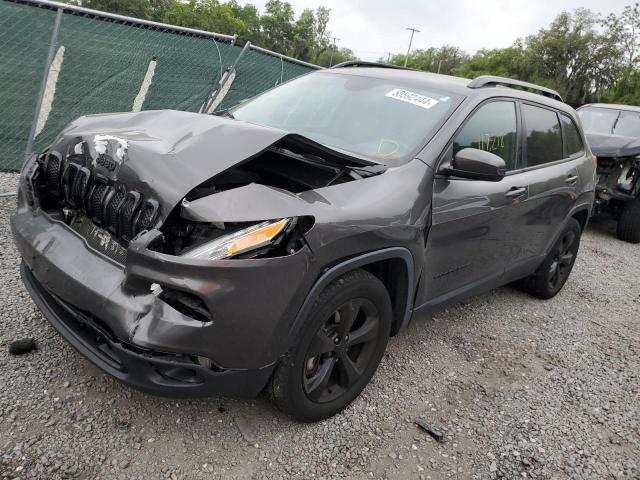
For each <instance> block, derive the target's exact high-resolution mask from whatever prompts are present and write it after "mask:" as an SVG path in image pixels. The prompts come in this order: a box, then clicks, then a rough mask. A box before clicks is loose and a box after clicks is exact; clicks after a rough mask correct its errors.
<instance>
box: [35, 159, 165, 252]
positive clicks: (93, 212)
mask: <svg viewBox="0 0 640 480" xmlns="http://www.w3.org/2000/svg"><path fill="white" fill-rule="evenodd" d="M74 157H75V156H74ZM80 162H81V163H80ZM39 163H40V166H41V170H42V172H43V174H44V175H43V177H44V178H43V183H44V185H43V187H44V190H45V192H46V194H47V198H51V199H53V200H55V201H56V204H57V205H58V206H59V207H64V206H71V207H73V208H75V209H77V210H81V211H83V212H85V213H86V215H87V217H88V218H89V219H90V220H91V222H92V223H93V224H95V225H97V226H99V227H103V228H105V229H106V230H107V231H108V232H109V233H111V234H112V235H115V236H116V237H118V238H119V239H121V240H124V241H125V242H128V241H130V240H131V239H132V238H134V237H135V236H136V235H137V234H138V233H140V232H141V231H143V230H148V229H149V228H151V227H152V226H153V223H154V222H155V221H156V219H157V217H158V212H159V204H158V202H157V201H155V200H153V199H145V198H144V197H143V196H142V195H141V194H140V193H139V192H136V191H132V190H128V189H126V187H125V186H124V185H122V184H118V183H117V182H114V181H111V180H109V179H108V178H106V177H104V176H102V175H100V174H98V173H92V172H91V171H90V170H89V169H88V168H87V167H85V166H83V165H82V164H83V163H84V164H85V165H86V164H88V162H86V161H83V160H82V159H76V158H71V157H69V158H67V159H66V160H62V158H61V157H60V156H59V155H58V154H57V152H50V153H47V154H45V155H43V156H41V157H40V161H39Z"/></svg>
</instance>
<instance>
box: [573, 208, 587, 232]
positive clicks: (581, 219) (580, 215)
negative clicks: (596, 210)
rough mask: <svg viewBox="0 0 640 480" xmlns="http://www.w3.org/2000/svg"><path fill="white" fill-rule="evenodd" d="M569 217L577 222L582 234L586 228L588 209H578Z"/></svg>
mask: <svg viewBox="0 0 640 480" xmlns="http://www.w3.org/2000/svg"><path fill="white" fill-rule="evenodd" d="M571 217H572V218H575V219H576V220H577V221H578V223H579V224H580V228H581V229H582V231H583V232H584V230H585V228H587V222H588V221H589V209H588V208H587V207H582V208H578V209H577V210H575V211H574V212H573V213H572V215H571Z"/></svg>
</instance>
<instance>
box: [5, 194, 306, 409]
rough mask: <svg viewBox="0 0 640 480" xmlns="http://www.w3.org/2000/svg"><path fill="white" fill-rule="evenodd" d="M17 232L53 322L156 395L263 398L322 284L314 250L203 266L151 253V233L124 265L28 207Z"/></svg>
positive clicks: (37, 295)
mask: <svg viewBox="0 0 640 480" xmlns="http://www.w3.org/2000/svg"><path fill="white" fill-rule="evenodd" d="M11 227H12V231H13V235H14V238H15V243H16V245H17V247H18V249H19V250H20V254H21V256H22V258H23V266H22V272H23V279H24V282H25V285H26V287H27V289H28V290H29V293H30V294H31V296H32V297H33V299H34V301H35V303H36V304H37V305H38V307H39V308H40V310H41V311H42V312H43V314H44V316H45V317H46V318H47V319H48V320H49V322H50V323H51V324H52V325H53V326H54V327H55V328H56V329H57V330H58V331H59V332H60V334H61V335H62V336H63V337H64V338H65V339H66V340H67V341H68V342H69V343H71V344H72V345H73V346H74V347H75V348H76V349H77V350H78V351H80V353H82V354H83V355H85V356H86V357H87V358H88V359H89V360H91V361H92V362H93V363H95V364H96V365H97V366H98V367H100V368H101V369H103V370H104V371H106V372H107V373H109V374H111V375H113V376H114V377H116V378H118V379H119V380H122V381H124V382H126V383H128V384H130V385H132V386H133V387H136V388H138V389H140V390H143V391H146V392H149V393H152V394H158V395H164V396H190V397H194V396H207V395H229V396H239V397H252V396H255V395H256V394H258V393H259V392H260V390H262V388H263V387H264V385H265V384H266V382H267V380H268V378H269V376H270V374H271V372H272V369H273V367H274V365H275V363H276V362H277V360H278V358H279V357H280V356H281V354H282V353H283V351H284V350H285V349H286V339H287V334H288V332H289V329H290V327H291V323H292V322H293V319H294V318H295V314H296V313H297V311H298V309H299V308H300V305H301V304H302V302H303V300H304V296H305V295H306V292H307V291H308V289H309V288H310V285H307V282H308V281H309V280H308V279H309V278H313V275H309V274H308V273H309V268H310V264H311V252H310V251H309V250H308V248H306V247H305V248H303V249H301V250H299V251H298V252H296V253H294V254H292V255H289V256H286V257H277V258H264V259H245V260H241V259H234V260H218V261H204V260H193V259H185V258H182V257H175V256H171V255H166V254H162V253H158V252H155V251H152V250H150V249H148V248H147V243H146V242H147V241H148V238H146V237H145V236H144V235H143V236H142V237H140V238H139V239H137V240H136V241H133V242H131V243H130V245H129V248H128V250H127V258H126V264H125V265H124V266H123V265H119V264H118V263H116V262H114V261H113V260H111V259H109V258H108V257H106V256H103V255H102V254H100V253H98V252H97V251H95V250H94V249H92V248H91V247H90V246H89V245H88V244H87V242H86V241H85V239H83V238H82V237H81V236H80V235H78V234H77V233H76V232H74V231H73V230H71V229H70V228H69V227H68V226H67V225H65V224H64V223H63V222H60V221H58V220H55V219H54V218H52V217H50V216H49V215H47V214H46V213H43V212H41V211H40V210H35V211H34V210H31V209H30V208H28V207H26V205H24V204H23V205H22V206H20V207H19V208H18V211H17V212H16V214H15V215H14V216H13V217H12V219H11ZM151 236H152V235H151V234H149V235H147V237H151ZM153 284H159V285H160V286H161V287H162V288H163V289H175V290H177V291H181V292H188V293H190V294H193V295H197V296H198V297H199V298H202V299H203V301H204V302H205V303H206V305H207V308H208V309H209V311H210V313H211V318H212V321H211V322H203V321H200V320H197V319H195V318H192V317H189V316H187V315H184V314H183V313H181V312H180V311H178V310H176V309H174V308H173V307H172V306H171V305H169V304H168V303H166V302H165V301H163V300H162V299H161V298H160V297H158V296H157V295H154V294H153V293H152V292H151V285H153ZM203 359H204V361H203Z"/></svg>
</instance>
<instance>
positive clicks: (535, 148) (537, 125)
mask: <svg viewBox="0 0 640 480" xmlns="http://www.w3.org/2000/svg"><path fill="white" fill-rule="evenodd" d="M522 115H523V118H524V124H525V128H526V131H525V133H526V137H527V138H526V152H527V166H529V167H535V166H537V165H544V164H545V163H550V162H555V161H557V160H562V159H563V158H564V155H563V152H562V132H561V130H560V122H559V121H558V114H557V113H556V112H554V111H553V110H548V109H546V108H541V107H535V106H533V105H529V104H523V105H522Z"/></svg>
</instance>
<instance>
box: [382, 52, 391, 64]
mask: <svg viewBox="0 0 640 480" xmlns="http://www.w3.org/2000/svg"><path fill="white" fill-rule="evenodd" d="M384 53H386V54H387V63H390V62H391V52H384Z"/></svg>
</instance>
